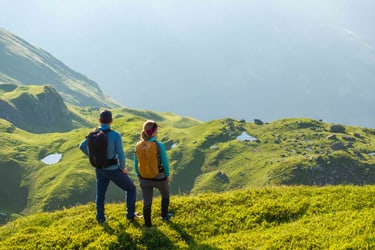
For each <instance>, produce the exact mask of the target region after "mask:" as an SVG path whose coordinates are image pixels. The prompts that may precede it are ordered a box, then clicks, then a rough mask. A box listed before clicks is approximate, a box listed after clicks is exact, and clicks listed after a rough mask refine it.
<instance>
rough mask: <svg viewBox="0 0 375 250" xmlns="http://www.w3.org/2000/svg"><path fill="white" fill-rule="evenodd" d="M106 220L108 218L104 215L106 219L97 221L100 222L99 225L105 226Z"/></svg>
mask: <svg viewBox="0 0 375 250" xmlns="http://www.w3.org/2000/svg"><path fill="white" fill-rule="evenodd" d="M106 220H107V216H105V215H104V217H103V218H102V219H98V220H97V221H98V223H99V225H103V224H104V223H105V222H106Z"/></svg>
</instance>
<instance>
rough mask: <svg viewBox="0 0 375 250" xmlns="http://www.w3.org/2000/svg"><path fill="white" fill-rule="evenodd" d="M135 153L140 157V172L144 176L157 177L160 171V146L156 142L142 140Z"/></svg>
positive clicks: (146, 177)
mask: <svg viewBox="0 0 375 250" xmlns="http://www.w3.org/2000/svg"><path fill="white" fill-rule="evenodd" d="M135 154H136V155H137V159H138V172H139V174H140V176H141V177H142V178H145V179H152V178H155V177H156V176H157V175H158V174H159V172H160V167H161V166H160V156H159V146H158V144H157V143H156V142H150V141H140V142H138V143H137V146H136V149H135Z"/></svg>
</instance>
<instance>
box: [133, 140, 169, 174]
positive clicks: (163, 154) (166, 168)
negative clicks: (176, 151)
mask: <svg viewBox="0 0 375 250" xmlns="http://www.w3.org/2000/svg"><path fill="white" fill-rule="evenodd" d="M148 141H154V142H156V143H157V144H158V145H159V148H160V159H161V162H162V164H163V168H164V174H165V176H169V163H168V157H167V151H166V150H165V146H164V144H163V143H162V142H159V141H156V138H155V137H152V138H150V139H149V140H148ZM134 152H135V150H134ZM134 171H135V174H136V175H137V176H138V177H139V176H140V175H139V171H138V158H137V155H136V154H135V153H134Z"/></svg>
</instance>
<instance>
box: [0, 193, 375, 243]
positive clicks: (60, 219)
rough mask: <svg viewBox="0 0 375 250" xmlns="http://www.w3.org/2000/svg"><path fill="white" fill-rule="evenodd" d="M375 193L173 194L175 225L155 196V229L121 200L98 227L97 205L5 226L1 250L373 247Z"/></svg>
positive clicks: (0, 235)
mask: <svg viewBox="0 0 375 250" xmlns="http://www.w3.org/2000/svg"><path fill="white" fill-rule="evenodd" d="M374 195H375V187H374V186H361V187H359V186H326V187H306V186H304V187H303V186H299V187H291V186H290V187H285V186H284V187H267V188H254V189H243V190H237V191H231V192H224V193H220V194H213V193H206V194H200V195H196V196H173V197H172V199H171V207H170V208H171V210H173V212H174V216H173V217H172V219H171V222H170V223H163V222H162V221H161V219H160V218H159V209H160V206H159V203H160V202H159V199H155V201H154V206H153V218H152V219H153V222H154V227H153V228H151V229H147V228H143V227H142V225H143V221H142V219H137V220H136V221H135V222H129V221H127V220H126V219H125V207H124V204H117V203H116V204H108V205H107V206H106V208H107V212H106V213H107V216H108V221H107V224H106V225H104V226H101V225H98V224H97V223H96V220H95V206H94V204H92V203H91V204H87V205H83V206H77V207H73V208H69V209H62V210H60V211H55V212H49V213H46V212H44V213H37V214H33V215H30V216H27V217H23V218H19V219H16V220H14V221H12V222H9V223H8V224H6V225H3V226H1V227H0V249H374V248H375V237H374V235H375V200H374V199H373V197H374ZM137 210H141V203H140V202H138V203H137Z"/></svg>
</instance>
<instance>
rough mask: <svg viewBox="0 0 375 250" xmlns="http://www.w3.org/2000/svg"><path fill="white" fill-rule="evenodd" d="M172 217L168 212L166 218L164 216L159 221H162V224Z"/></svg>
mask: <svg viewBox="0 0 375 250" xmlns="http://www.w3.org/2000/svg"><path fill="white" fill-rule="evenodd" d="M172 215H173V213H172V212H168V213H167V216H165V217H161V220H162V221H163V222H169V219H170V218H171V217H172Z"/></svg>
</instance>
